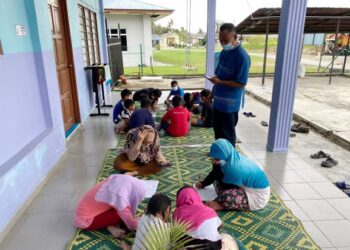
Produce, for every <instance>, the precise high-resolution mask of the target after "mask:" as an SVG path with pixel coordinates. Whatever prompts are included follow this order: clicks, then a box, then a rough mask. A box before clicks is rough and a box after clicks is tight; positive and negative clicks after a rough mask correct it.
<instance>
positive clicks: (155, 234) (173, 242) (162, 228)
mask: <svg viewBox="0 0 350 250" xmlns="http://www.w3.org/2000/svg"><path fill="white" fill-rule="evenodd" d="M145 228H147V230H145V231H144V232H143V233H142V234H143V238H144V242H142V244H143V246H144V247H145V248H146V249H149V250H180V249H181V250H182V249H186V248H193V247H196V249H201V248H202V247H203V246H202V247H201V246H200V245H191V246H186V247H185V245H186V244H188V243H190V242H191V241H192V240H193V239H192V238H191V237H189V234H188V231H189V228H190V224H189V223H186V222H181V221H171V222H170V223H162V222H160V221H157V220H156V221H154V223H152V222H150V221H147V222H146V225H145ZM146 232H147V233H146ZM202 249H204V248H202Z"/></svg>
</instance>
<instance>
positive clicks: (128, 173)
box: [125, 171, 139, 176]
mask: <svg viewBox="0 0 350 250" xmlns="http://www.w3.org/2000/svg"><path fill="white" fill-rule="evenodd" d="M138 174H139V172H137V171H132V172H126V173H125V175H130V176H136V175H138Z"/></svg>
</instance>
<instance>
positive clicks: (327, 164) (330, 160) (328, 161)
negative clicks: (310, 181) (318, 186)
mask: <svg viewBox="0 0 350 250" xmlns="http://www.w3.org/2000/svg"><path fill="white" fill-rule="evenodd" d="M336 165H338V161H336V160H334V159H333V158H331V157H329V158H327V159H326V160H325V161H323V162H322V163H321V166H322V167H324V168H331V167H334V166H336Z"/></svg>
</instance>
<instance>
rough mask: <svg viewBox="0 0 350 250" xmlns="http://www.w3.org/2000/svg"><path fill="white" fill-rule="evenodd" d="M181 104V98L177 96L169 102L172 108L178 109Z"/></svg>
mask: <svg viewBox="0 0 350 250" xmlns="http://www.w3.org/2000/svg"><path fill="white" fill-rule="evenodd" d="M182 103H183V100H182V97H181V96H179V95H176V96H174V97H173V99H172V100H171V104H172V105H173V106H174V107H179V106H180V105H182Z"/></svg>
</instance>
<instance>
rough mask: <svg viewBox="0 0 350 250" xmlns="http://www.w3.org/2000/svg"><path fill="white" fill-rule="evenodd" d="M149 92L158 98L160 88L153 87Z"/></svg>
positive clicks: (160, 94)
mask: <svg viewBox="0 0 350 250" xmlns="http://www.w3.org/2000/svg"><path fill="white" fill-rule="evenodd" d="M151 94H152V95H154V97H155V98H157V99H158V98H160V97H161V96H162V91H161V90H160V89H153V90H152V92H151Z"/></svg>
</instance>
